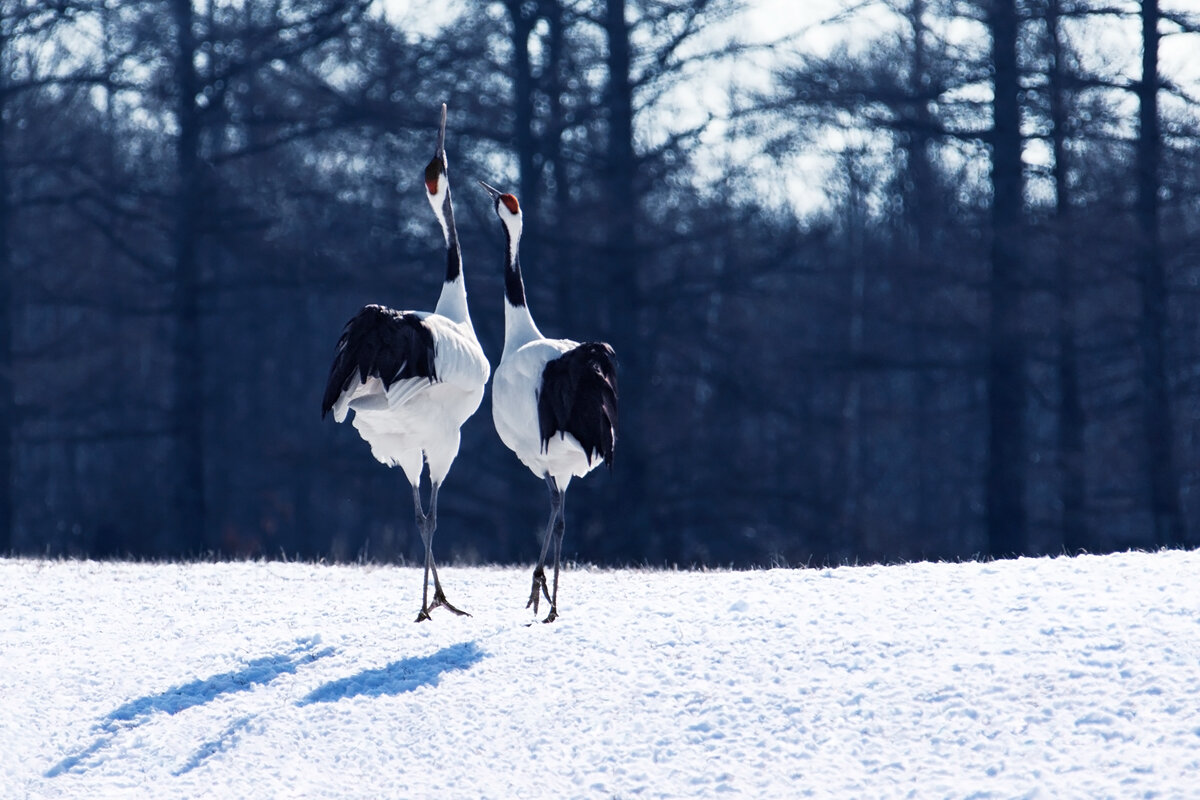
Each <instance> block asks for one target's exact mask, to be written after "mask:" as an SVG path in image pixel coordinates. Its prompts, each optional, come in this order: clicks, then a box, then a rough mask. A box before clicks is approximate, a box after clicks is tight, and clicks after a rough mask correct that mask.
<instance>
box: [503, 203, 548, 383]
mask: <svg viewBox="0 0 1200 800" xmlns="http://www.w3.org/2000/svg"><path fill="white" fill-rule="evenodd" d="M504 234H505V238H506V239H507V240H508V249H507V253H506V259H505V266H504V353H503V354H502V355H501V356H500V357H501V359H503V358H504V357H505V356H507V355H508V354H509V353H512V352H514V351H516V350H517V349H518V348H520V347H521V346H523V345H526V344H528V343H529V342H532V341H535V340H537V339H544V338H545V337H544V336H542V332H541V331H539V330H538V327H537V324H535V323H534V321H533V315H532V314H530V313H529V306H528V305H526V303H525V281H524V280H523V279H522V278H521V260H520V258H519V257H518V256H517V247H518V245H519V244H520V242H521V227H520V220H519V218H518V219H517V220H516V221H515V222H514V223H511V227H510V223H509V222H505V225H504Z"/></svg>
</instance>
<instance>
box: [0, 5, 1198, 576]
mask: <svg viewBox="0 0 1200 800" xmlns="http://www.w3.org/2000/svg"><path fill="white" fill-rule="evenodd" d="M752 6H753V4H752V3H749V2H741V0H663V1H662V2H647V1H644V0H607V2H605V0H592V1H590V2H572V1H571V0H502V1H501V2H471V1H470V0H467V1H466V2H463V3H462V4H461V13H460V14H459V15H458V16H453V17H449V18H448V21H447V23H446V24H445V25H429V24H427V21H426V20H423V19H422V18H421V12H420V6H417V7H415V9H416V10H410V11H405V10H403V8H398V9H392V10H388V9H386V8H385V6H384V4H383V3H380V2H371V0H262V1H261V2H243V1H242V0H124V1H122V0H3V2H0V553H15V554H23V555H37V556H73V557H91V558H115V557H119V558H125V557H130V558H150V559H163V558H171V559H174V558H225V557H231V558H288V559H296V558H298V559H306V560H319V559H324V560H327V561H356V560H357V561H379V562H401V561H412V560H413V559H414V558H418V559H419V557H420V553H421V552H422V550H421V544H420V539H419V537H418V536H417V535H416V530H415V528H414V526H413V522H412V509H411V497H410V492H409V488H408V485H407V483H406V482H405V480H404V477H403V475H402V474H401V472H400V471H399V470H395V469H388V468H385V467H384V466H382V465H381V464H379V463H378V462H376V461H375V460H374V459H373V458H372V457H371V454H370V452H369V450H368V448H367V446H366V445H365V444H364V443H363V442H362V441H361V439H360V438H359V437H358V435H357V434H356V433H355V431H354V429H353V428H352V427H351V426H350V425H337V424H334V423H333V422H332V421H331V420H329V419H326V420H324V421H322V419H321V413H320V401H321V395H322V391H323V389H324V385H325V379H326V376H327V374H328V371H329V367H330V361H331V358H332V356H333V349H334V345H335V343H336V341H337V339H338V336H339V333H340V332H341V329H342V326H343V325H344V324H345V323H346V321H347V320H348V319H349V318H350V317H351V316H352V315H353V314H354V313H355V312H356V311H357V310H358V309H359V308H360V307H362V306H363V305H364V304H366V303H383V304H386V305H389V306H392V307H394V308H413V309H430V308H432V307H433V304H434V303H435V302H436V300H437V296H438V291H439V289H440V285H441V280H442V276H443V272H444V264H445V256H444V250H443V247H444V245H443V242H442V237H441V232H440V229H439V228H438V225H437V222H436V220H435V219H434V217H433V215H432V214H431V213H430V208H429V206H428V203H427V202H426V200H425V197H424V196H423V189H422V182H421V181H422V170H423V168H424V166H425V164H426V163H427V162H428V160H429V159H430V157H431V156H432V154H433V148H434V140H435V136H436V132H437V124H438V118H439V113H440V106H441V103H443V102H445V103H447V104H448V106H449V121H448V125H447V135H446V147H447V151H448V154H449V165H450V172H449V177H450V182H451V186H452V187H453V192H454V199H455V212H456V215H457V219H458V232H459V236H460V237H461V240H462V252H463V259H464V273H465V275H466V280H467V287H468V292H469V297H470V302H471V313H472V316H473V318H474V321H475V327H476V330H477V331H478V333H479V338H480V341H481V343H482V345H483V348H484V350H485V352H486V353H487V355H488V357H489V359H491V361H492V364H493V367H494V366H495V364H496V363H497V361H498V359H499V353H500V349H501V345H502V339H503V333H504V328H503V311H502V300H503V291H504V289H503V268H504V253H503V250H502V248H503V245H502V241H501V238H500V234H499V231H498V229H497V227H496V225H497V223H496V218H495V216H494V214H493V213H492V209H491V206H490V203H489V200H488V198H487V196H486V195H485V194H484V193H483V192H482V191H480V189H479V187H478V186H477V184H476V180H477V179H483V180H486V181H488V182H489V183H491V184H494V185H496V186H498V187H501V188H503V189H504V190H506V191H512V192H514V193H516V194H517V195H518V197H519V198H520V201H521V206H522V208H523V209H524V216H525V236H524V239H523V240H522V251H521V259H522V265H523V268H524V271H525V279H526V282H527V287H528V294H529V305H530V308H531V310H532V312H533V314H534V316H535V317H536V318H537V320H538V324H539V326H540V327H541V328H542V330H543V332H545V333H546V335H548V336H569V337H571V338H575V339H579V340H581V341H583V340H603V341H607V342H609V343H611V344H612V346H613V347H614V349H615V350H616V353H617V357H618V360H619V363H620V390H621V428H620V437H619V440H618V442H617V448H616V458H615V463H614V465H613V469H612V471H611V473H610V472H608V471H606V470H603V469H601V470H597V471H596V472H595V473H593V474H592V475H591V476H589V477H588V478H587V479H586V480H580V481H578V482H577V483H576V484H573V487H574V488H573V491H572V507H571V509H570V512H569V513H570V522H569V524H568V533H567V538H566V542H565V548H564V550H565V555H566V556H567V557H569V558H571V559H575V560H578V561H582V562H590V563H597V564H607V565H624V564H648V565H652V566H660V565H679V566H681V567H684V566H697V565H710V566H726V565H734V566H756V565H757V566H767V565H773V564H775V565H792V566H798V565H805V564H825V563H845V562H872V561H898V560H911V559H957V558H974V557H1008V556H1014V555H1020V554H1030V555H1034V554H1055V553H1062V552H1066V553H1077V552H1082V551H1088V552H1106V551H1112V550H1119V549H1127V548H1158V547H1186V546H1194V545H1196V544H1197V543H1198V542H1200V532H1198V531H1197V526H1198V525H1200V495H1198V494H1197V492H1196V489H1197V488H1200V471H1198V470H1197V468H1196V467H1195V465H1196V464H1197V463H1198V460H1200V138H1198V137H1200V113H1198V112H1200V86H1197V85H1195V84H1192V83H1189V82H1188V81H1187V80H1185V79H1184V77H1183V76H1180V75H1176V74H1173V73H1172V71H1171V69H1172V68H1171V64H1174V63H1177V62H1178V60H1179V59H1177V58H1176V59H1174V60H1172V58H1170V57H1169V56H1170V54H1171V53H1173V52H1175V53H1177V52H1178V47H1177V44H1176V43H1177V42H1179V41H1188V40H1193V44H1192V46H1193V48H1194V46H1195V42H1197V41H1200V37H1198V36H1197V32H1198V31H1200V14H1196V13H1194V12H1193V13H1190V14H1188V13H1183V12H1180V11H1177V10H1175V7H1173V6H1172V7H1168V6H1167V5H1165V4H1164V6H1163V7H1162V8H1160V7H1159V4H1158V2H1157V0H1142V2H1140V3H1137V2H1128V3H1117V4H1111V3H1101V2H1093V0H1078V1H1077V2H1068V1H1067V0H1025V1H1024V2H1018V0H879V2H878V3H868V4H859V5H856V6H855V11H854V12H853V13H851V12H847V13H846V14H844V15H841V16H840V17H839V18H837V19H833V20H824V21H820V20H818V21H814V22H813V27H820V26H821V24H822V22H823V23H824V25H825V29H826V30H828V31H829V38H828V40H827V41H828V44H827V46H821V47H815V46H813V44H812V42H813V39H812V38H811V37H807V36H802V35H790V36H783V37H782V38H780V39H779V40H778V41H773V42H763V41H760V40H756V39H752V38H750V37H749V36H742V35H741V34H740V31H743V30H745V29H746V26H745V25H743V23H742V19H743V17H744V15H746V14H748V13H751V12H752V10H753V8H752ZM867 16H870V18H871V19H872V20H873V23H872V24H870V25H861V26H856V25H855V19H856V18H857V17H863V18H865V17H867ZM881 21H882V22H881ZM847 32H849V33H847ZM1120 43H1126V44H1129V45H1130V46H1131V47H1132V48H1133V49H1132V50H1129V51H1123V50H1121V47H1122V46H1123V45H1121V44H1120ZM1172 48H1175V49H1174V50H1172ZM714 98H715V99H714ZM689 102H690V103H691V104H692V106H691V109H690V111H689V106H688V104H689ZM804 164H808V165H809V167H810V168H803V167H802V165H804ZM812 165H816V166H815V167H813V166H812ZM544 492H545V487H544V486H543V485H542V484H541V482H540V481H538V480H537V479H536V478H535V477H534V476H532V475H531V474H530V473H529V471H528V470H527V469H526V468H525V467H524V466H522V465H521V464H520V463H519V462H518V461H517V460H516V458H515V457H514V456H513V455H512V454H511V453H510V452H509V451H508V450H507V449H506V448H505V447H504V446H503V445H502V444H501V443H500V441H499V440H498V438H497V436H496V433H495V431H494V429H493V428H492V421H491V407H490V398H489V397H487V396H485V398H484V401H483V405H482V406H481V407H480V409H479V411H478V412H477V413H476V414H475V416H474V417H472V418H471V419H470V420H469V421H468V422H467V424H466V425H465V426H464V428H463V443H462V448H461V451H460V453H459V456H458V459H457V461H456V462H455V464H454V467H453V469H452V471H451V473H450V475H449V478H448V479H447V481H446V485H445V489H444V492H443V495H442V501H441V506H440V509H439V510H440V515H441V524H440V526H439V534H438V538H437V542H436V545H435V547H436V550H437V552H438V554H439V558H440V559H441V560H442V561H446V562H454V561H457V562H461V563H489V562H499V563H511V562H530V561H532V560H534V558H535V557H536V554H537V548H538V545H537V537H538V535H539V534H540V532H541V530H542V527H543V525H544V524H545V519H544V515H545V496H544Z"/></svg>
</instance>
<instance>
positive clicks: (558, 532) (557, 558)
mask: <svg viewBox="0 0 1200 800" xmlns="http://www.w3.org/2000/svg"><path fill="white" fill-rule="evenodd" d="M566 514H567V492H566V490H565V489H564V490H563V491H562V492H560V493H559V498H558V523H557V524H556V525H555V526H554V589H553V592H552V593H551V595H550V613H549V614H547V615H546V618H545V619H544V620H542V622H554V620H556V619H558V567H559V563H560V562H561V561H562V542H563V534H564V533H565V532H566V527H567V519H566Z"/></svg>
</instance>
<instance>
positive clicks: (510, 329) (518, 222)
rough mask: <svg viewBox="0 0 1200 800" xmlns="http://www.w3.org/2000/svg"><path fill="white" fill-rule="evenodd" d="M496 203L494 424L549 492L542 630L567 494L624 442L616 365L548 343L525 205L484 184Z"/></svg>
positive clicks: (540, 572) (539, 573)
mask: <svg viewBox="0 0 1200 800" xmlns="http://www.w3.org/2000/svg"><path fill="white" fill-rule="evenodd" d="M480 185H481V186H483V188H484V190H485V191H487V193H488V194H489V195H490V196H491V198H492V203H493V205H494V207H495V211H496V216H498V217H499V218H500V222H501V225H502V227H503V229H504V235H505V239H506V246H507V249H506V254H505V268H504V352H503V354H502V355H501V356H500V364H499V365H498V366H497V367H496V375H495V378H494V380H493V381H492V419H493V421H494V422H495V425H496V432H497V433H498V434H500V439H501V440H502V441H503V442H504V444H505V445H507V446H508V448H509V449H510V450H512V451H513V453H515V454H516V456H517V458H518V459H520V460H521V463H523V464H525V466H527V467H529V469H530V470H531V471H532V472H533V474H534V475H536V476H538V477H539V478H542V479H543V480H545V482H546V486H547V487H548V488H549V490H550V519H549V522H547V524H546V535H545V537H544V538H543V539H542V550H541V555H540V556H539V557H538V563H537V566H536V567H535V568H534V570H533V588H532V591H531V592H530V595H529V602H528V603H526V605H525V607H526V608H529V607H530V606H532V607H533V612H534V614H537V613H538V602H539V600H540V598H541V597H543V596H544V597H545V598H546V599H547V600H549V601H550V612H549V614H548V615H547V616H546V618H545V619H544V620H543V622H553V621H554V620H555V619H557V618H558V575H559V566H560V562H561V560H562V541H563V534H564V532H565V528H566V522H565V510H566V497H567V486H568V485H569V484H570V482H571V478H575V477H583V476H584V475H587V474H588V473H589V472H591V471H592V470H593V469H595V468H596V467H597V466H599V465H600V464H601V463H603V464H605V465H606V466H607V467H608V468H609V469H610V470H611V469H612V461H613V448H614V447H615V445H616V440H617V365H616V356H615V354H614V353H613V350H612V348H611V347H609V346H608V345H607V344H605V343H603V342H584V343H582V344H580V343H579V342H575V341H572V340H570V339H547V338H546V337H545V336H543V335H542V333H541V331H539V330H538V327H537V325H536V324H535V323H534V321H533V316H532V315H531V314H530V313H529V307H528V305H526V301H525V283H524V280H523V279H522V277H521V263H520V258H519V253H518V250H519V247H520V242H521V230H522V224H523V223H522V217H521V204H520V203H519V202H518V201H517V198H516V196H515V195H513V194H509V193H502V192H500V191H499V190H498V189H495V188H493V187H491V186H489V185H488V184H486V183H484V182H483V181H480ZM552 541H553V543H554V580H553V584H552V588H550V589H548V588H547V585H546V573H545V569H544V567H545V563H546V555H547V552H548V550H549V548H550V544H551V542H552Z"/></svg>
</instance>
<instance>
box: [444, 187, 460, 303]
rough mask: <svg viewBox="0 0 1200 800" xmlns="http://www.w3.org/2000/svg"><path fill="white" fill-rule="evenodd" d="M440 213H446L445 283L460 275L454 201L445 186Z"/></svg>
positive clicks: (456, 278) (448, 188) (454, 279)
mask: <svg viewBox="0 0 1200 800" xmlns="http://www.w3.org/2000/svg"><path fill="white" fill-rule="evenodd" d="M442 213H444V214H445V215H446V283H452V282H454V281H456V280H458V278H459V276H460V275H462V253H460V252H459V249H458V230H457V229H456V228H455V227H454V203H452V202H451V201H450V187H449V186H447V187H446V199H445V200H443V201H442Z"/></svg>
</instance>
